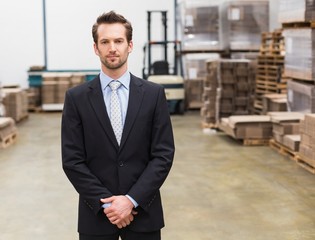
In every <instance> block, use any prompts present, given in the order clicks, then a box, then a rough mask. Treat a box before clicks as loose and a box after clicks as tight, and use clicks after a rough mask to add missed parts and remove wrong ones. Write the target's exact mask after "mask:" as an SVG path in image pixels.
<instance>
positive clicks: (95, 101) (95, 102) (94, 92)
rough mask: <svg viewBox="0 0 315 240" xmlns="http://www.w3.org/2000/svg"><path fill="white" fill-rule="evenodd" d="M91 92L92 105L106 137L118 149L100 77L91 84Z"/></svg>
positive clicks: (89, 94)
mask: <svg viewBox="0 0 315 240" xmlns="http://www.w3.org/2000/svg"><path fill="white" fill-rule="evenodd" d="M89 87H90V91H89V92H88V96H89V100H90V104H91V106H92V108H93V110H94V112H95V114H96V116H97V118H98V120H99V122H100V124H101V126H102V127H103V129H104V131H105V133H106V135H107V136H108V137H109V139H110V140H111V141H112V142H113V144H114V145H115V147H116V148H118V143H117V140H116V137H115V134H114V131H113V129H112V125H111V123H110V120H109V117H108V114H107V111H106V105H105V103H104V98H103V93H102V90H101V83H100V79H99V77H96V78H95V79H94V80H92V81H91V82H90V85H89Z"/></svg>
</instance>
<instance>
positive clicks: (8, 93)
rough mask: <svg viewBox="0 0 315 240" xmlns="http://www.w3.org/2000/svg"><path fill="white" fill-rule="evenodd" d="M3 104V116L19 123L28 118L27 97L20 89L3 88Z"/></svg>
mask: <svg viewBox="0 0 315 240" xmlns="http://www.w3.org/2000/svg"><path fill="white" fill-rule="evenodd" d="M2 94H3V104H4V106H5V116H6V117H11V118H13V119H14V120H15V121H16V122H19V121H21V120H23V119H26V118H27V117H28V97H27V93H26V91H25V90H23V89H21V88H3V89H2Z"/></svg>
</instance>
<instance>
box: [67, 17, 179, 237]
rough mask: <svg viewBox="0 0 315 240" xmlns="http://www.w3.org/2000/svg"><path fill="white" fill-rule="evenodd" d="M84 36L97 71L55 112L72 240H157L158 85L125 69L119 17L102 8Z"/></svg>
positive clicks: (168, 154)
mask: <svg viewBox="0 0 315 240" xmlns="http://www.w3.org/2000/svg"><path fill="white" fill-rule="evenodd" d="M92 34H93V39H94V51H95V53H96V55H97V56H98V57H99V58H100V62H101V72H100V74H99V76H97V77H96V78H95V79H94V80H92V81H89V82H86V83H84V84H82V85H80V86H77V87H74V88H72V89H70V90H68V91H67V93H66V98H65V103H64V110H63V115H62V162H63V169H64V171H65V173H66V175H67V177H68V178H69V180H70V182H71V183H72V184H73V186H74V188H75V189H76V191H77V192H78V193H79V220H78V232H79V235H80V240H96V239H98V240H118V238H119V237H121V239H123V240H158V239H161V236H160V235H161V232H160V230H161V228H162V227H164V219H163V210H162V203H161V197H160V191H159V189H160V187H161V186H162V184H163V182H164V181H165V179H166V177H167V175H168V173H169V171H170V169H171V166H172V162H173V157H174V152H175V148H174V139H173V132H172V126H171V120H170V116H169V112H168V106H167V101H166V98H165V93H164V89H163V87H162V86H160V85H157V84H154V83H152V82H148V81H146V80H143V79H140V78H138V77H136V76H134V75H132V74H131V73H129V72H128V67H127V59H128V55H129V53H130V52H131V51H132V48H133V42H132V26H131V24H130V22H129V21H128V20H126V19H125V18H124V17H123V16H121V15H119V14H116V13H115V12H113V11H111V12H108V13H104V14H103V15H101V16H99V17H98V18H97V21H96V23H95V24H94V25H93V28H92ZM114 85H115V86H116V87H113V86H114Z"/></svg>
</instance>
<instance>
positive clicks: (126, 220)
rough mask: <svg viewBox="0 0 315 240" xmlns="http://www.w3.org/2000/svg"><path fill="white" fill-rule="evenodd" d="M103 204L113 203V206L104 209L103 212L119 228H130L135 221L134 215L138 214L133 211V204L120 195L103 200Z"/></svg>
mask: <svg viewBox="0 0 315 240" xmlns="http://www.w3.org/2000/svg"><path fill="white" fill-rule="evenodd" d="M101 202H102V203H111V205H110V206H109V207H107V208H104V210H103V211H104V214H105V215H106V217H107V218H108V220H109V221H110V222H111V223H112V224H115V225H116V226H117V227H118V228H124V227H126V226H128V225H129V224H130V223H131V222H132V221H133V219H134V215H136V214H137V212H136V211H135V210H133V207H134V206H133V203H132V202H131V201H130V200H129V199H128V198H127V197H126V196H123V195H120V196H112V197H109V198H102V199H101Z"/></svg>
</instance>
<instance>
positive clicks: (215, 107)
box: [201, 59, 254, 125]
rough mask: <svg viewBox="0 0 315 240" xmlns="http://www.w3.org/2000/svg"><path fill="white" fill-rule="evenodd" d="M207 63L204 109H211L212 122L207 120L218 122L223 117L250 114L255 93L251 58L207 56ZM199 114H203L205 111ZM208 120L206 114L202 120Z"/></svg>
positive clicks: (215, 123) (209, 111)
mask: <svg viewBox="0 0 315 240" xmlns="http://www.w3.org/2000/svg"><path fill="white" fill-rule="evenodd" d="M207 64H208V76H207V80H206V82H205V88H204V96H205V97H204V100H205V102H204V108H203V110H204V111H206V112H207V113H211V116H212V118H211V121H214V122H210V123H211V124H214V125H217V124H218V123H219V120H220V118H223V117H229V116H231V115H248V114H251V112H252V106H253V105H252V103H253V100H252V99H253V95H254V92H253V91H254V87H253V85H252V84H253V82H254V81H253V79H254V75H253V69H252V65H251V61H250V60H246V59H220V60H217V61H214V60H210V61H208V62H207ZM209 86H210V87H209ZM201 115H202V116H205V114H204V112H202V114H201ZM206 115H207V114H206ZM208 120H209V119H207V118H206V119H204V122H205V121H206V122H205V123H209V122H207V121H208Z"/></svg>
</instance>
